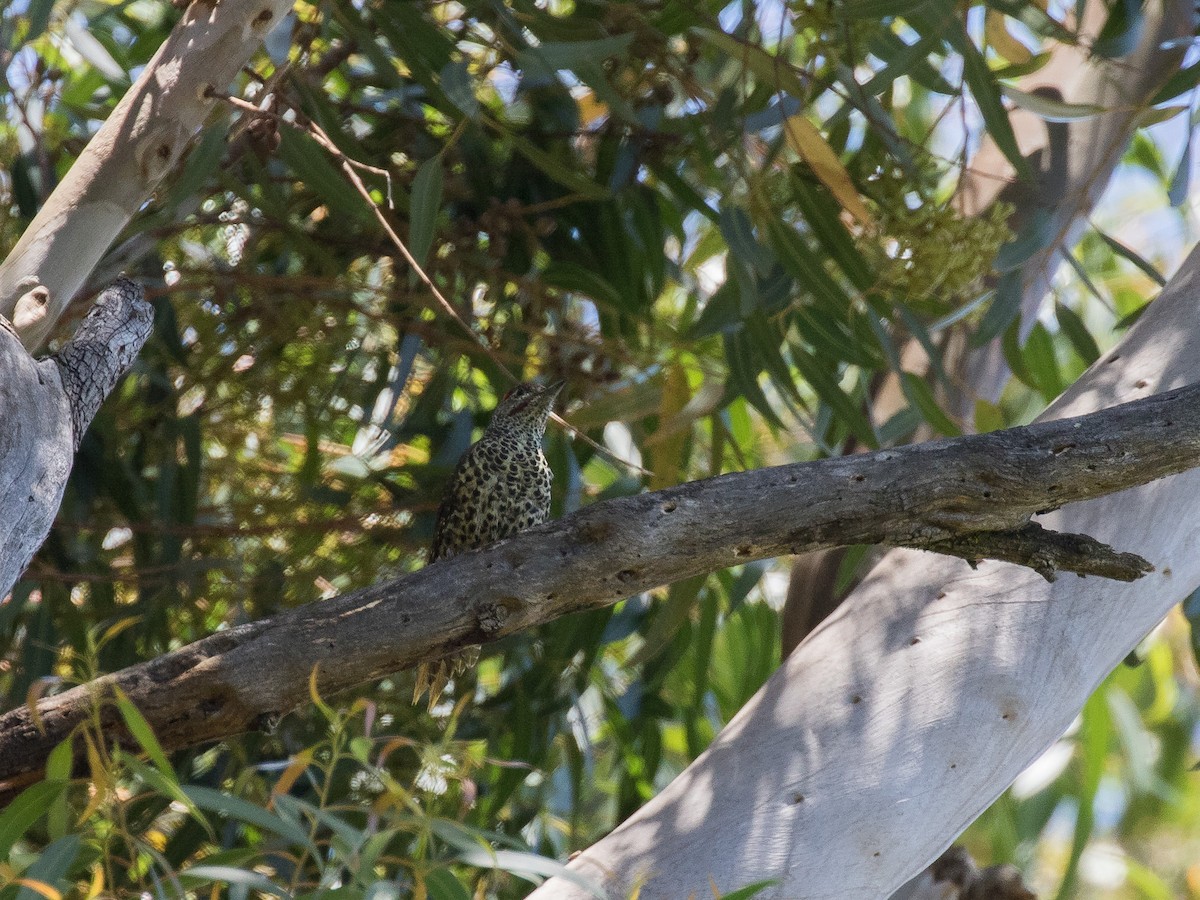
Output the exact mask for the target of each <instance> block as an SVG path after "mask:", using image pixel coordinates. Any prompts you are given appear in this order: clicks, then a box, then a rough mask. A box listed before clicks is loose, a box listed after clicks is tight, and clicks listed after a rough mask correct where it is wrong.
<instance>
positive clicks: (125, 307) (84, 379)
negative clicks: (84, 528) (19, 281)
mask: <svg viewBox="0 0 1200 900" xmlns="http://www.w3.org/2000/svg"><path fill="white" fill-rule="evenodd" d="M152 324H153V311H152V309H151V307H150V304H149V303H147V302H146V301H145V300H144V299H142V290H141V288H140V287H138V286H137V285H135V284H134V283H133V282H132V281H129V280H128V279H125V278H122V279H120V280H118V281H117V283H116V284H114V285H113V286H112V287H110V288H108V289H107V290H105V291H104V292H103V293H102V294H101V295H100V298H99V299H98V300H97V301H96V305H95V306H93V307H92V309H91V311H90V312H89V313H88V314H87V317H86V318H85V319H84V320H83V322H82V324H80V326H79V330H78V332H77V333H76V335H75V337H74V338H73V339H72V340H71V341H69V342H68V343H67V344H66V346H64V347H63V349H62V351H61V352H60V353H59V354H58V355H57V356H54V357H51V358H49V359H43V360H34V359H33V358H32V357H31V356H30V355H29V353H28V352H27V351H26V350H25V348H24V347H23V346H21V342H20V340H19V339H18V337H17V334H16V332H15V331H14V330H13V329H12V328H11V327H9V326H8V322H7V320H5V319H3V318H0V411H2V412H3V426H0V432H2V434H0V472H3V473H4V479H3V483H2V484H0V597H4V596H5V595H6V594H8V592H9V590H11V589H12V586H13V584H15V583H16V580H17V578H19V577H20V575H21V573H22V572H23V571H25V567H26V566H28V565H29V560H30V559H32V558H33V554H34V553H35V552H36V551H37V548H38V547H40V546H41V545H42V541H43V540H45V538H46V533H47V532H48V531H49V530H50V523H51V522H53V521H54V516H55V514H57V513H58V507H59V504H60V503H61V502H62V495H63V491H64V490H65V488H66V486H67V476H68V475H69V474H70V472H71V463H72V461H73V459H74V456H75V449H76V448H77V447H78V446H79V440H80V438H81V437H82V436H83V432H84V430H85V429H86V428H87V426H88V423H89V422H91V421H92V417H93V416H94V415H95V414H96V410H98V409H99V408H100V403H101V401H103V400H104V398H105V397H106V396H107V395H108V393H109V391H111V390H112V389H113V386H114V385H115V384H116V383H117V379H118V378H120V377H121V375H123V374H124V373H125V372H126V371H127V370H128V369H129V367H130V366H131V365H133V360H134V358H135V357H136V356H137V354H138V351H139V350H141V348H142V345H143V344H144V343H145V342H146V338H148V337H149V336H150V328H151V325H152Z"/></svg>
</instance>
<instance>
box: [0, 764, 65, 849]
mask: <svg viewBox="0 0 1200 900" xmlns="http://www.w3.org/2000/svg"><path fill="white" fill-rule="evenodd" d="M66 787H67V782H65V781H39V782H38V783H37V784H33V785H30V786H29V787H27V788H26V789H25V790H23V791H22V792H21V793H20V794H18V795H17V798H16V799H15V800H13V802H12V803H10V804H9V805H8V806H7V807H5V809H4V811H3V812H0V860H7V859H8V854H9V851H10V850H12V846H13V844H15V843H16V842H17V841H18V840H20V839H21V837H23V836H24V834H25V832H27V831H28V830H29V829H30V828H31V827H32V826H33V823H34V822H36V821H37V820H38V819H40V818H41V817H42V814H43V813H44V812H45V811H46V809H47V808H48V807H49V806H50V804H51V803H53V802H54V800H55V799H56V798H57V797H58V795H59V794H61V793H62V792H63V791H64V790H66Z"/></svg>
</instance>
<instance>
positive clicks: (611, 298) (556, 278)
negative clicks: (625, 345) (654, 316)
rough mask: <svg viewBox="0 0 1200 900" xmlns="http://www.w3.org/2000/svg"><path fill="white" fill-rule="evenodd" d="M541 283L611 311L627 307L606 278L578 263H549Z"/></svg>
mask: <svg viewBox="0 0 1200 900" xmlns="http://www.w3.org/2000/svg"><path fill="white" fill-rule="evenodd" d="M542 282H543V283H544V284H546V285H549V286H550V287H556V288H558V289H559V290H563V291H570V292H572V293H574V294H581V295H583V296H584V297H590V298H591V299H592V300H595V301H596V303H598V304H600V305H601V306H605V307H608V308H609V309H611V310H619V309H625V308H628V305H629V304H627V303H625V302H624V300H623V298H622V297H621V292H620V291H618V290H617V289H616V288H615V287H613V285H612V283H611V282H610V281H609V280H608V279H607V278H605V277H604V276H603V275H601V274H599V273H598V272H595V271H593V270H591V269H589V268H587V267H586V266H582V265H580V264H579V263H573V262H557V261H556V262H552V263H550V265H548V266H546V269H545V271H544V272H543V273H542Z"/></svg>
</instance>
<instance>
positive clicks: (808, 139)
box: [784, 115, 875, 228]
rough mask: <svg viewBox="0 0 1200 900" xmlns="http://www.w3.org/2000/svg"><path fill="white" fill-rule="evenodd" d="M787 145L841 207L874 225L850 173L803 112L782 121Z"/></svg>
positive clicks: (865, 222) (866, 222) (864, 224)
mask: <svg viewBox="0 0 1200 900" xmlns="http://www.w3.org/2000/svg"><path fill="white" fill-rule="evenodd" d="M784 129H785V131H786V134H787V142H788V145H789V146H790V147H791V148H792V149H793V150H795V151H796V153H798V154H799V155H800V158H801V159H803V160H804V161H805V162H806V163H808V165H809V167H810V168H811V169H812V170H813V174H814V175H816V176H817V178H819V179H820V180H821V183H822V184H823V185H825V187H827V188H829V192H830V193H831V194H833V196H834V199H835V200H837V202H838V203H840V204H841V207H842V209H844V210H846V212H848V213H850V215H852V216H854V218H856V219H858V221H859V224H860V225H863V226H865V227H868V228H869V227H872V226H874V224H875V222H874V220H873V219H872V218H871V213H870V212H869V211H868V210H867V206H866V204H865V203H863V201H862V197H860V196H859V195H858V190H857V189H856V188H855V187H854V182H853V181H851V180H850V173H849V172H847V171H846V167H845V166H843V165H842V161H841V160H840V159H838V157H837V154H836V153H834V152H833V148H832V147H830V146H829V143H828V142H827V141H826V140H825V138H824V137H823V136H822V135H821V132H819V131H818V130H817V126H815V125H813V123H812V122H810V121H808V119H806V118H804V116H802V115H795V116H791V117H790V118H788V119H787V121H785V122H784Z"/></svg>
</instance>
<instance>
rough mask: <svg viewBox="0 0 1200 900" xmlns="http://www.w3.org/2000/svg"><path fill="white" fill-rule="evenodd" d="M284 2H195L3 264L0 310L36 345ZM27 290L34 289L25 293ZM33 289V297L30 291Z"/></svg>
mask: <svg viewBox="0 0 1200 900" xmlns="http://www.w3.org/2000/svg"><path fill="white" fill-rule="evenodd" d="M291 7H292V4H291V2H289V0H221V2H220V3H212V2H196V3H192V4H191V5H190V6H189V7H188V9H187V11H186V12H185V13H184V16H183V18H182V19H181V20H180V21H179V24H178V25H176V26H175V29H174V30H173V31H172V32H171V35H170V37H168V38H167V40H166V41H165V42H164V43H163V45H162V46H161V47H159V49H158V52H157V53H156V54H155V55H154V58H153V59H152V60H151V61H150V62H149V63H148V64H147V65H146V68H145V69H144V70H143V72H142V74H141V77H140V78H138V80H137V83H136V84H134V85H133V87H131V88H130V89H129V91H128V92H127V93H126V94H125V96H124V97H123V98H122V99H121V102H120V103H119V104H117V108H116V109H114V110H113V113H112V115H111V116H109V117H108V119H107V120H106V121H105V123H104V125H102V126H101V128H100V130H99V131H98V132H96V135H95V136H94V137H93V138H92V139H91V140H90V141H89V142H88V145H87V147H86V148H85V149H84V151H83V153H82V155H80V157H79V159H78V160H76V161H75V164H74V165H73V166H71V170H70V171H69V172H68V173H67V176H66V177H65V178H64V179H63V180H62V182H61V183H60V184H59V185H58V187H56V188H55V189H54V192H53V193H52V194H51V195H50V198H49V199H48V200H47V201H46V204H45V206H43V207H42V208H41V209H40V210H39V211H38V214H37V215H36V216H35V217H34V220H33V222H32V223H30V225H29V227H28V228H26V229H25V233H24V234H22V235H21V239H20V240H19V241H18V242H17V245H16V247H14V248H13V250H12V252H11V253H10V254H9V255H8V258H7V259H5V261H4V263H3V265H0V315H3V316H5V317H6V318H8V319H9V320H10V321H11V322H12V323H13V324H14V326H15V328H16V330H17V332H18V334H19V335H20V338H21V341H22V343H24V345H25V346H26V347H29V348H31V349H32V348H35V347H37V346H39V345H40V344H41V343H42V342H43V341H45V339H46V337H47V336H48V335H49V334H50V331H51V329H52V328H53V327H54V323H55V322H57V321H58V318H59V316H60V315H62V313H63V311H64V310H65V309H66V308H67V305H68V304H69V303H70V302H71V299H72V298H73V297H74V296H75V292H76V291H78V290H79V288H80V286H81V285H82V284H83V282H84V280H85V279H86V278H87V277H88V275H89V274H90V273H91V271H92V269H93V268H94V267H95V265H96V263H97V262H98V261H99V260H100V257H101V256H102V255H103V254H104V251H105V250H107V249H108V246H109V244H110V243H112V240H113V238H115V237H116V236H117V234H119V233H120V231H121V229H122V228H124V227H125V225H126V224H127V223H128V222H129V220H130V219H131V218H133V216H134V214H135V213H136V212H137V211H138V210H139V209H140V208H141V207H142V205H143V204H144V203H145V202H146V201H147V200H148V199H149V198H150V197H151V196H152V195H153V193H154V189H155V187H156V186H157V185H158V183H159V182H160V181H161V180H162V178H163V176H165V175H166V174H167V173H169V172H171V171H172V170H173V169H174V168H175V165H176V164H177V163H178V162H179V160H180V158H181V157H182V156H183V154H184V152H185V151H186V150H187V148H188V146H189V144H190V142H191V140H192V138H193V137H194V136H195V135H196V134H197V133H198V132H199V131H200V129H201V128H202V127H203V125H204V123H205V120H206V119H207V118H208V116H209V114H210V113H211V111H212V108H213V104H214V103H215V102H216V101H214V100H213V99H212V98H211V97H210V96H209V95H208V93H207V90H208V89H217V90H224V89H225V88H226V87H227V86H228V85H229V84H230V83H231V82H232V81H233V80H234V78H235V77H236V76H237V73H238V71H239V70H240V69H241V67H242V66H243V65H245V63H246V61H247V60H248V59H249V58H250V55H251V54H252V53H253V52H254V51H255V50H257V49H258V48H259V46H261V44H262V41H263V38H264V37H265V36H266V35H267V33H268V32H269V31H270V30H271V29H272V28H274V27H275V26H276V25H278V24H279V23H280V21H281V20H282V19H283V16H284V15H285V14H286V13H287V11H288V10H290V9H291ZM31 288H32V290H31ZM35 293H36V296H33V295H34V294H35Z"/></svg>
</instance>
